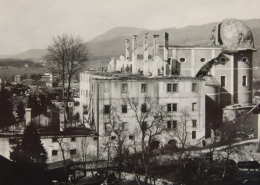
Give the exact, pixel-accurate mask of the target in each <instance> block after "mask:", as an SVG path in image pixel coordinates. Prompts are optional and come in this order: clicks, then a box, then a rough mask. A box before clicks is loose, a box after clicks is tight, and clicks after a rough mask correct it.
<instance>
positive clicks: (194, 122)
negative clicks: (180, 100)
mask: <svg viewBox="0 0 260 185" xmlns="http://www.w3.org/2000/svg"><path fill="white" fill-rule="evenodd" d="M196 127H197V120H192V128H196ZM167 128H168V129H176V128H177V121H167ZM191 138H192V139H196V131H192V133H191ZM115 139H116V136H111V140H115ZM129 139H130V140H133V139H134V136H133V135H129ZM75 154H76V151H75Z"/></svg>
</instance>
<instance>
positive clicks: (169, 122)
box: [167, 121, 172, 129]
mask: <svg viewBox="0 0 260 185" xmlns="http://www.w3.org/2000/svg"><path fill="white" fill-rule="evenodd" d="M167 128H168V129H170V128H172V122H171V121H167Z"/></svg>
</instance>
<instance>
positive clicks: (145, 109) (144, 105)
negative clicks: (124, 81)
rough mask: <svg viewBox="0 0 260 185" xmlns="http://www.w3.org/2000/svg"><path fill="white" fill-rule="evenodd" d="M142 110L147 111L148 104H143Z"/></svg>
mask: <svg viewBox="0 0 260 185" xmlns="http://www.w3.org/2000/svg"><path fill="white" fill-rule="evenodd" d="M141 112H142V113H146V112H147V106H146V104H145V103H143V104H142V107H141Z"/></svg>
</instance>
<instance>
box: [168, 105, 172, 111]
mask: <svg viewBox="0 0 260 185" xmlns="http://www.w3.org/2000/svg"><path fill="white" fill-rule="evenodd" d="M167 111H168V112H171V111H172V104H170V103H169V104H167Z"/></svg>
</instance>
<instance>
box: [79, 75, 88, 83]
mask: <svg viewBox="0 0 260 185" xmlns="http://www.w3.org/2000/svg"><path fill="white" fill-rule="evenodd" d="M80 82H90V78H89V77H88V76H85V78H84V76H83V75H80Z"/></svg>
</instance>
